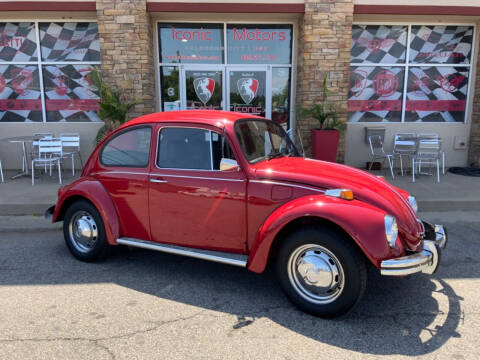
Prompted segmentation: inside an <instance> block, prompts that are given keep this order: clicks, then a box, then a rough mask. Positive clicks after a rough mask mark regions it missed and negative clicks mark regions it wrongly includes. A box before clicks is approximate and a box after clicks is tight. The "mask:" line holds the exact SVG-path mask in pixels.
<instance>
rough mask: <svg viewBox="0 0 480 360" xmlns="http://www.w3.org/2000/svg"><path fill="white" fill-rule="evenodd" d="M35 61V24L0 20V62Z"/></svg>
mask: <svg viewBox="0 0 480 360" xmlns="http://www.w3.org/2000/svg"><path fill="white" fill-rule="evenodd" d="M21 61H37V43H36V36H35V24H34V23H32V22H21V23H13V22H0V62H21Z"/></svg>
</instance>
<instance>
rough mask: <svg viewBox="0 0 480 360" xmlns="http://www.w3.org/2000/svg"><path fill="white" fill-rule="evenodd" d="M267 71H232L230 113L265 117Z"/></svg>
mask: <svg viewBox="0 0 480 360" xmlns="http://www.w3.org/2000/svg"><path fill="white" fill-rule="evenodd" d="M266 76H267V74H266V71H230V111H236V112H241V113H248V114H254V115H259V116H265V105H266V104H265V97H266V90H265V88H266V83H267V79H266Z"/></svg>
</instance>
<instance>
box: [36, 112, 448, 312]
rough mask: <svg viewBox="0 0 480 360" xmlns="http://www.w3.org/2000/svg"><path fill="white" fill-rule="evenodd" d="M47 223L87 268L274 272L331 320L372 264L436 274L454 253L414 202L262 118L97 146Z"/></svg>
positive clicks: (142, 129) (162, 128) (184, 117)
mask: <svg viewBox="0 0 480 360" xmlns="http://www.w3.org/2000/svg"><path fill="white" fill-rule="evenodd" d="M45 215H46V217H50V218H51V219H52V221H53V222H58V221H63V232H64V236H65V241H66V244H67V246H68V249H69V250H70V252H71V253H72V254H73V256H75V257H76V258H77V259H79V260H82V261H87V262H88V261H96V260H99V259H102V258H104V257H105V256H106V255H107V254H108V252H109V249H111V246H115V245H127V246H130V247H139V248H145V249H151V250H158V251H163V252H167V253H172V254H180V255H185V256H191V257H195V258H199V259H205V260H211V261H217V262H220V263H224V264H230V265H235V266H241V267H246V268H247V269H248V270H250V271H253V272H256V273H262V272H263V271H264V270H265V268H266V266H267V264H269V263H271V264H272V266H275V268H276V272H277V275H278V281H279V284H280V286H281V287H282V289H283V290H284V292H285V293H286V295H287V297H288V298H289V299H290V300H291V301H292V302H293V303H294V304H295V305H297V306H298V307H299V308H300V309H302V310H304V311H306V312H309V313H311V314H314V315H317V316H321V317H335V316H339V315H342V314H345V313H347V312H348V311H350V310H351V309H352V308H353V307H354V306H355V305H356V304H357V303H358V302H359V300H360V298H361V296H362V294H363V292H364V290H365V287H366V281H367V270H368V268H369V267H374V268H376V269H378V270H377V271H379V272H380V273H381V274H382V275H386V276H405V275H408V274H413V273H417V272H424V273H428V274H433V273H434V272H435V271H436V269H437V267H438V266H439V262H440V255H441V251H442V249H443V248H445V245H446V243H447V232H446V230H445V229H444V227H443V226H441V225H435V224H429V223H427V222H425V221H422V220H421V219H420V218H419V217H418V215H417V202H416V200H415V197H413V196H411V195H410V194H408V193H407V192H406V191H404V190H401V189H399V188H396V187H395V186H393V185H391V184H390V183H388V182H387V181H385V179H384V178H381V177H378V176H375V175H372V174H369V173H367V172H365V171H362V170H358V169H355V168H352V167H349V166H345V165H341V164H336V163H329V162H323V161H317V160H313V159H309V158H304V157H302V156H300V155H299V152H298V150H297V148H296V147H295V145H294V144H293V142H292V141H291V139H290V138H289V136H288V135H287V133H286V132H285V130H284V128H283V127H282V126H280V125H279V124H277V123H275V122H274V121H271V120H267V119H264V118H261V117H258V116H253V115H247V114H239V113H233V112H224V111H206V110H191V111H174V112H164V113H155V114H150V115H146V116H142V117H139V118H137V119H134V120H131V121H129V122H127V123H126V124H124V125H123V126H121V127H120V128H119V129H117V130H116V131H114V132H113V133H112V134H110V135H109V136H108V137H107V138H106V139H105V140H104V141H103V142H102V143H100V144H99V145H98V146H97V147H96V149H95V150H94V151H93V153H92V154H91V156H90V158H89V160H88V162H87V163H86V164H85V167H84V169H83V172H82V175H81V177H80V178H79V179H77V180H75V181H74V182H73V183H71V184H70V185H67V186H64V187H61V188H60V189H59V191H58V199H57V203H56V205H55V206H52V207H51V208H49V209H47V211H46V213H45Z"/></svg>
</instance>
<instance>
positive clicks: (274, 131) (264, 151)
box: [235, 119, 299, 164]
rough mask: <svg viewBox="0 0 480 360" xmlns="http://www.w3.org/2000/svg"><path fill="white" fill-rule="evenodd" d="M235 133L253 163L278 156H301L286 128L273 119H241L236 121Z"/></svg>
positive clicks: (246, 156)
mask: <svg viewBox="0 0 480 360" xmlns="http://www.w3.org/2000/svg"><path fill="white" fill-rule="evenodd" d="M235 134H236V136H237V139H238V142H239V143H240V147H241V148H242V151H243V154H244V155H245V158H246V159H247V160H248V162H249V163H251V164H253V163H256V162H259V161H262V160H271V159H273V158H276V157H283V156H299V155H298V151H297V149H296V148H295V145H294V144H293V143H292V141H291V140H290V138H289V137H288V135H287V133H286V132H285V130H284V129H283V128H282V127H281V126H280V125H278V124H277V123H275V122H273V121H271V120H261V119H246V120H239V121H237V122H236V123H235Z"/></svg>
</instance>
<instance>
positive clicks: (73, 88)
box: [43, 65, 101, 122]
mask: <svg viewBox="0 0 480 360" xmlns="http://www.w3.org/2000/svg"><path fill="white" fill-rule="evenodd" d="M94 68H95V67H94V66H92V65H47V66H44V67H43V81H44V85H45V106H46V110H47V121H62V122H65V121H68V122H89V121H93V122H97V121H101V120H100V118H99V117H98V115H97V113H96V111H97V110H98V99H99V98H98V95H97V94H96V93H95V92H94V88H93V86H92V84H91V82H90V79H89V74H90V72H91V71H92V70H93V69H94Z"/></svg>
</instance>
